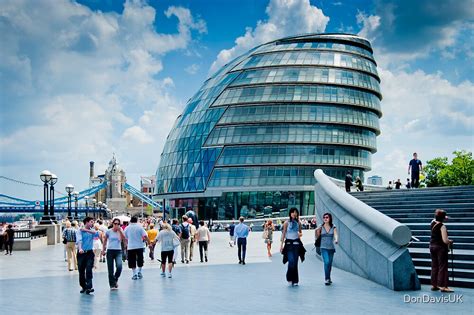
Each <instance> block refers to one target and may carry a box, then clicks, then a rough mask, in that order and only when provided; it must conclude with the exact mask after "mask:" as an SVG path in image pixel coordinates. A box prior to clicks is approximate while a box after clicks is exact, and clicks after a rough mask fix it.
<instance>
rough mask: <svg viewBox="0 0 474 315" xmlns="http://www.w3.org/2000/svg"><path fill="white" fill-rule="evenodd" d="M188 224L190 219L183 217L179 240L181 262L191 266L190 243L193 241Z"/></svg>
mask: <svg viewBox="0 0 474 315" xmlns="http://www.w3.org/2000/svg"><path fill="white" fill-rule="evenodd" d="M189 225H190V224H189V223H188V217H187V216H185V215H183V216H182V223H181V224H180V226H179V227H180V230H181V233H180V234H179V240H180V243H181V262H182V263H183V264H184V262H186V263H187V264H189V243H190V241H191V239H190V238H191V228H190V226H189Z"/></svg>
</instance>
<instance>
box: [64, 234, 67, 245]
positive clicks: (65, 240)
mask: <svg viewBox="0 0 474 315" xmlns="http://www.w3.org/2000/svg"><path fill="white" fill-rule="evenodd" d="M63 244H67V238H66V237H65V236H64V237H63Z"/></svg>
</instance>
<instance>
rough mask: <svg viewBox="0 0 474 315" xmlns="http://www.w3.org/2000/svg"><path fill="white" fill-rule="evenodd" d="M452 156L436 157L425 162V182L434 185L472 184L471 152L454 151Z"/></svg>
mask: <svg viewBox="0 0 474 315" xmlns="http://www.w3.org/2000/svg"><path fill="white" fill-rule="evenodd" d="M453 154H454V156H455V157H454V158H453V160H452V162H451V163H448V158H446V157H438V158H435V159H433V160H430V161H428V162H427V163H426V167H425V168H424V171H425V172H426V184H427V186H428V187H436V186H462V185H474V160H473V159H472V152H467V151H464V150H462V151H454V152H453Z"/></svg>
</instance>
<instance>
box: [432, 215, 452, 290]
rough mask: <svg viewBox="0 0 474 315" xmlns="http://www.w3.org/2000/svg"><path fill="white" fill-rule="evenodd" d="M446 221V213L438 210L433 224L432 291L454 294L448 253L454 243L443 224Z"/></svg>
mask: <svg viewBox="0 0 474 315" xmlns="http://www.w3.org/2000/svg"><path fill="white" fill-rule="evenodd" d="M446 219H447V216H446V211H444V210H441V209H436V211H435V219H434V220H433V221H432V222H431V239H430V254H431V290H432V291H438V290H441V292H454V291H453V290H452V289H450V288H449V287H448V252H449V246H450V245H452V244H453V241H452V240H450V239H449V238H448V230H447V229H446V225H444V224H443V222H444V221H445V220H446Z"/></svg>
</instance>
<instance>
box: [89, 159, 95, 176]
mask: <svg viewBox="0 0 474 315" xmlns="http://www.w3.org/2000/svg"><path fill="white" fill-rule="evenodd" d="M93 177H94V161H90V162H89V178H93Z"/></svg>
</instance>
